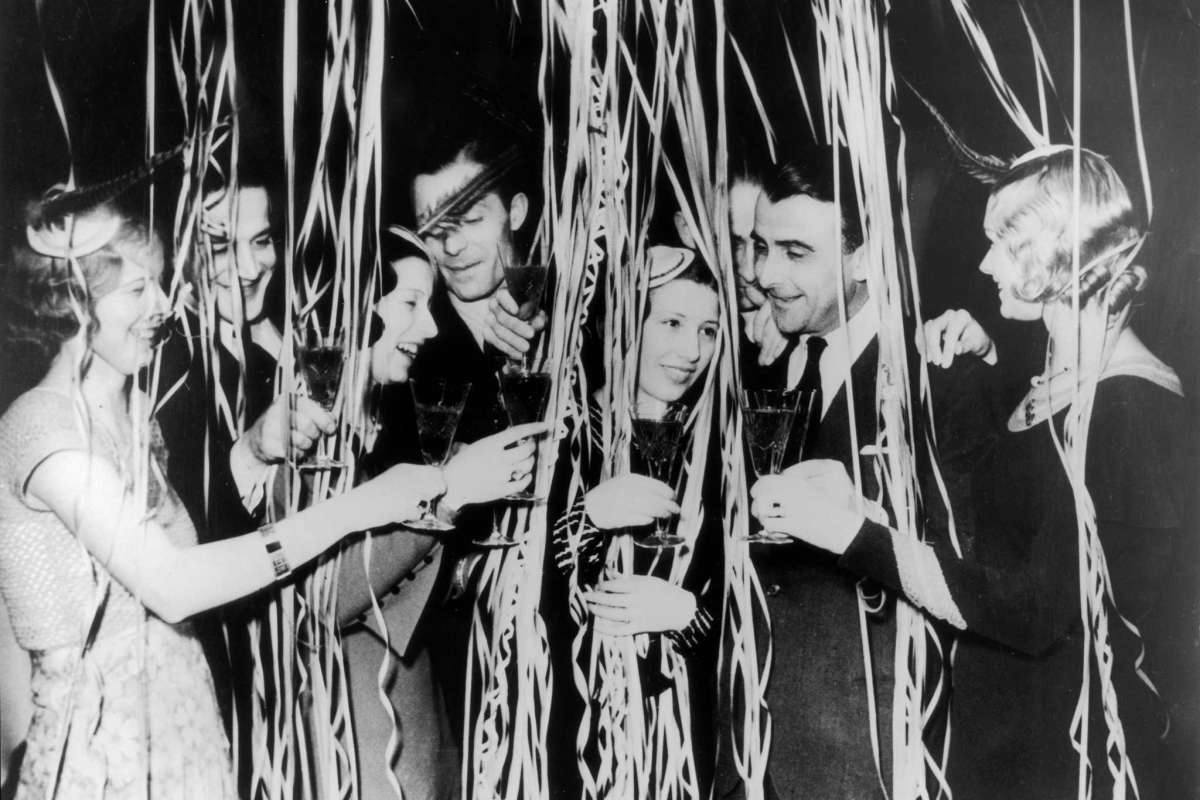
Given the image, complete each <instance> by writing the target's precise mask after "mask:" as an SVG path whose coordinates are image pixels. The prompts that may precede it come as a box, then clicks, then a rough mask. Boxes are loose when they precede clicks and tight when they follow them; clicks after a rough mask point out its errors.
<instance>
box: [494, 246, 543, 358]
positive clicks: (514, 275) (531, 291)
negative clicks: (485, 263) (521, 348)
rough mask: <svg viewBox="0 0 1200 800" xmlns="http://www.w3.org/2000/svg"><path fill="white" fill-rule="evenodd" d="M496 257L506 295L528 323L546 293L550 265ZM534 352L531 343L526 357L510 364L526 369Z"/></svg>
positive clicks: (521, 317) (520, 316)
mask: <svg viewBox="0 0 1200 800" xmlns="http://www.w3.org/2000/svg"><path fill="white" fill-rule="evenodd" d="M498 257H499V258H500V264H501V266H503V268H504V283H505V285H506V286H507V287H508V293H509V294H510V295H512V298H513V300H515V301H516V303H517V306H518V309H517V317H519V318H520V319H522V320H525V321H526V322H528V321H529V320H531V319H533V318H534V316H536V315H537V312H538V308H539V307H540V306H541V305H542V296H543V295H544V294H545V292H546V283H547V281H548V279H549V277H550V265H549V264H541V263H535V264H515V263H509V261H508V260H506V259H505V258H504V254H503V253H500V254H499V256H498ZM534 350H535V348H534V346H533V342H532V341H531V342H530V343H529V352H528V354H527V355H526V357H525V358H523V359H520V360H516V361H512V362H511V363H514V364H519V365H520V366H521V368H522V369H528V361H529V360H530V359H532V357H533V353H534Z"/></svg>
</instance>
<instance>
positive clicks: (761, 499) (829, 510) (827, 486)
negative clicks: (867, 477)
mask: <svg viewBox="0 0 1200 800" xmlns="http://www.w3.org/2000/svg"><path fill="white" fill-rule="evenodd" d="M750 497H751V503H750V513H751V514H753V515H754V516H755V517H756V518H757V519H758V521H759V522H761V523H762V526H763V528H765V529H766V530H768V531H772V532H777V533H786V534H787V535H789V536H794V537H795V538H797V539H800V540H802V541H805V542H808V543H809V544H812V545H816V546H817V547H820V548H822V549H824V550H828V551H829V552H831V553H834V554H835V555H841V554H842V553H844V552H846V548H847V547H849V546H850V542H851V541H853V540H854V537H855V535H857V533H858V530H859V528H860V527H862V524H863V515H862V513H861V512H859V510H858V504H859V500H858V492H857V490H856V489H855V488H854V483H853V482H852V481H851V480H850V476H849V475H847V474H846V468H845V466H843V465H842V463H841V462H840V461H830V460H826V459H814V460H811V461H801V462H800V463H798V464H796V465H795V466H793V467H790V468H788V469H787V470H785V471H784V472H783V473H782V474H780V475H766V476H764V477H762V478H760V479H759V480H758V482H757V483H755V484H754V486H752V487H751V488H750Z"/></svg>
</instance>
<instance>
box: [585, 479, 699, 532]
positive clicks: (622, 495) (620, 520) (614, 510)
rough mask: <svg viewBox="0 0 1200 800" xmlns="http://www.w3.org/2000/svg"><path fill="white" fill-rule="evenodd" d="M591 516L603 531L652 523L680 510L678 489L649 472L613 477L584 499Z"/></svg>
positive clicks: (586, 509)
mask: <svg viewBox="0 0 1200 800" xmlns="http://www.w3.org/2000/svg"><path fill="white" fill-rule="evenodd" d="M583 508H584V511H585V512H587V515H588V519H590V520H591V521H592V524H593V525H595V526H596V527H597V528H599V529H600V530H613V529H615V528H633V527H638V526H641V525H649V524H650V523H652V522H654V520H656V519H663V518H666V517H669V516H671V515H672V514H678V513H679V504H678V503H676V502H675V491H674V490H673V489H671V487H670V486H667V484H665V483H663V482H662V481H658V480H655V479H654V478H650V477H648V476H646V475H635V474H633V473H627V474H625V475H618V476H617V477H615V478H609V479H608V480H606V481H605V482H604V483H602V484H600V485H599V486H597V487H596V488H595V489H592V490H591V491H590V492H588V493H587V494H586V495H584V498H583Z"/></svg>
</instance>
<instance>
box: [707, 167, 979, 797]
mask: <svg viewBox="0 0 1200 800" xmlns="http://www.w3.org/2000/svg"><path fill="white" fill-rule="evenodd" d="M834 156H835V154H834V152H833V151H832V150H830V149H828V148H824V149H820V150H817V151H814V152H812V153H810V154H808V157H807V158H805V159H803V160H796V161H792V162H790V163H784V164H783V165H782V166H780V167H779V168H778V169H777V170H776V171H775V172H774V173H773V174H771V175H769V176H768V177H767V179H766V180H765V181H764V184H763V188H762V193H761V195H760V196H759V198H758V200H757V203H756V206H755V213H754V229H753V233H752V234H751V237H750V238H751V242H752V246H753V251H754V269H755V275H756V277H757V282H758V285H759V287H761V289H762V291H763V293H764V294H765V295H766V302H767V304H768V305H769V307H770V309H771V315H772V318H773V320H774V322H775V324H776V326H777V327H778V328H779V330H780V331H781V332H782V333H783V334H784V335H785V336H788V337H791V338H793V339H794V340H795V341H796V347H795V349H794V351H793V352H792V354H791V355H790V356H789V358H788V362H787V371H786V376H782V375H781V376H777V380H778V384H777V386H776V388H784V389H791V390H797V391H799V392H800V398H801V399H800V409H801V413H800V414H798V415H797V417H796V421H795V424H794V426H793V428H792V432H791V436H790V438H789V441H788V445H787V449H786V453H785V456H784V465H785V467H786V466H790V465H793V464H795V463H797V462H798V461H800V460H801V459H828V460H830V461H832V462H840V464H841V465H842V467H844V469H845V470H846V471H847V472H848V473H849V474H852V475H853V474H855V472H856V469H855V466H857V473H858V474H859V475H861V477H862V485H861V491H862V495H863V497H864V498H865V500H867V501H868V502H869V503H871V504H875V507H877V508H880V509H881V510H882V511H883V512H885V513H886V511H887V499H886V497H884V496H883V493H882V490H881V487H880V486H879V484H878V481H877V480H876V477H875V475H876V470H875V464H874V462H873V457H872V456H870V455H867V454H865V453H864V452H863V450H862V448H863V447H864V446H866V445H875V444H876V443H877V440H878V438H879V430H878V427H877V422H876V420H877V418H878V413H877V402H876V399H877V398H876V379H877V372H878V368H879V325H880V323H879V315H878V311H877V309H876V306H875V303H874V301H873V299H872V297H871V292H870V285H869V282H868V278H869V276H870V269H869V267H870V264H869V262H868V256H867V252H868V248H867V247H866V246H865V245H864V231H863V227H862V225H861V223H860V217H859V211H858V204H857V199H856V197H855V194H854V187H853V186H852V185H851V181H850V180H849V176H850V175H851V174H852V173H851V171H850V165H849V162H848V158H847V156H846V153H844V152H841V153H838V154H837V157H839V158H841V159H842V163H841V165H840V166H839V169H838V173H839V174H840V176H842V181H841V186H840V187H838V188H839V190H838V191H837V192H836V193H835V186H836V183H835V181H836V179H835V171H834V161H833V159H834ZM835 197H837V198H838V200H840V203H838V202H835ZM913 363H916V362H913ZM958 377H960V376H955V379H956V380H957V378H958ZM960 383H961V387H959V388H961V391H956V392H955V393H954V394H953V395H952V396H950V395H949V394H947V393H943V392H942V391H941V389H940V387H938V386H935V387H934V391H935V392H936V393H937V394H936V395H935V417H937V418H938V419H939V420H941V419H945V420H948V421H949V422H951V423H956V424H958V426H959V427H957V428H950V429H949V430H947V429H945V428H940V429H939V435H940V436H941V437H942V440H943V441H946V440H947V439H949V440H950V441H952V442H953V444H954V452H953V454H952V456H951V457H949V458H946V457H944V458H943V459H942V461H941V465H942V472H943V475H945V476H946V480H947V483H948V484H949V486H950V492H951V497H952V498H954V497H960V496H962V491H961V486H962V485H963V483H962V480H960V479H961V477H962V476H963V475H965V474H967V473H968V471H969V469H970V467H971V465H973V464H974V463H976V462H977V461H978V458H979V456H980V454H981V452H982V451H983V450H984V449H985V448H986V443H987V442H988V441H989V439H988V435H987V433H986V432H984V431H985V430H986V425H983V421H984V419H985V417H986V415H985V414H984V413H983V411H984V409H985V408H986V407H987V404H986V403H984V402H983V401H982V400H981V399H980V398H979V395H978V394H977V393H975V392H974V389H975V388H977V387H978V386H979V384H978V383H977V382H975V383H971V382H968V381H961V382H960ZM939 397H941V398H943V400H942V401H940V403H939V400H938V398H939ZM952 403H953V404H961V405H952ZM972 404H974V405H972ZM942 415H944V416H942ZM977 421H978V422H979V424H980V427H981V430H980V431H972V430H970V427H971V425H972V424H974V423H976V422H977ZM867 452H870V451H869V450H868V451H867ZM946 455H947V454H946V453H943V456H946ZM856 459H857V461H858V463H857V465H855V460H856ZM916 470H917V474H918V475H919V476H920V477H921V480H922V481H923V486H922V490H923V491H924V492H926V493H927V494H926V495H925V496H927V497H938V496H940V495H939V494H938V489H937V487H936V486H934V485H933V484H932V483H924V482H925V481H926V479H928V478H931V475H930V472H931V471H930V470H928V469H926V468H925V465H924V464H917V465H916ZM772 477H773V478H774V477H775V476H772ZM785 477H786V476H785ZM775 480H776V481H777V482H778V483H786V482H785V481H779V480H778V478H775ZM769 482H770V481H766V483H769ZM781 491H782V489H781ZM759 494H761V492H759ZM771 499H780V498H778V497H773V498H763V497H759V496H757V495H756V503H759V504H761V503H764V502H767V503H769V501H770V500H771ZM926 511H927V512H929V513H932V512H930V511H929V509H926ZM760 519H762V517H760ZM767 521H768V522H769V519H768V520H767ZM751 554H752V558H753V559H754V562H755V566H756V568H757V570H758V574H759V579H760V580H761V582H762V586H763V589H764V594H765V595H766V602H767V607H768V610H769V613H770V617H771V623H772V630H773V634H774V644H773V653H774V662H773V666H772V673H771V684H770V686H769V687H768V703H769V705H770V709H771V717H772V721H773V736H772V742H773V744H772V751H771V754H770V765H769V782H770V786H769V790H768V791H769V794H768V796H774V797H780V798H791V797H855V798H869V797H884V796H887V795H888V794H890V793H891V791H890V788H888V789H887V790H886V791H885V789H884V788H883V787H884V786H885V785H889V784H890V781H888V778H889V776H890V775H891V774H892V770H891V761H892V743H891V724H892V723H891V717H892V713H891V712H892V704H893V686H894V666H893V665H894V662H895V638H896V628H895V602H894V598H893V597H892V596H891V595H890V594H888V593H887V592H885V591H883V590H882V589H881V588H880V587H879V586H878V585H876V584H873V583H872V582H870V581H866V580H860V579H859V578H858V576H857V574H856V573H855V572H854V571H853V570H852V569H850V568H849V567H848V565H846V564H842V563H840V562H839V560H838V558H837V557H836V556H833V555H832V554H830V553H826V552H824V551H820V550H818V549H816V548H814V547H811V546H809V545H807V544H804V543H800V542H798V541H791V542H790V543H784V544H761V545H755V546H754V547H753V548H752V550H751ZM860 595H861V600H860ZM860 603H861V609H862V610H861V611H860ZM860 615H861V621H860ZM864 641H865V642H866V643H867V648H868V653H866V654H864V652H863V642H864ZM867 656H869V662H870V668H869V669H868V668H867V667H866V666H864V658H865V657H867ZM872 709H874V712H873V711H872ZM935 723H936V720H935ZM936 728H937V725H936V724H933V725H931V726H930V729H936ZM876 745H877V747H878V753H879V757H878V759H876V756H875V747H876ZM881 776H882V777H881ZM728 794H729V796H736V794H737V792H736V791H729V792H728Z"/></svg>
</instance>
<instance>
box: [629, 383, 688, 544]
mask: <svg viewBox="0 0 1200 800" xmlns="http://www.w3.org/2000/svg"><path fill="white" fill-rule="evenodd" d="M656 412H657V413H656ZM686 419H687V412H686V410H685V409H683V408H681V407H679V406H667V407H666V408H665V409H662V408H661V405H660V408H659V409H651V408H646V407H644V406H643V407H641V408H638V410H637V413H636V416H634V418H633V446H634V449H636V450H637V451H638V453H639V455H641V458H642V461H643V462H644V463H645V465H646V472H647V473H648V474H649V475H650V477H651V478H654V479H656V480H660V481H662V482H663V483H665V484H667V485H668V486H671V487H674V486H675V481H674V473H675V464H676V461H677V459H678V456H679V445H680V444H681V443H682V442H683V429H684V423H685V421H686ZM669 524H670V522H669V521H668V520H664V519H656V520H655V521H654V533H652V534H650V535H649V536H643V537H641V538H639V539H634V540H633V543H634V544H636V545H637V546H639V547H648V548H653V549H663V548H669V547H679V546H680V545H682V544H683V543H684V538H683V537H682V536H680V535H679V534H677V533H670V532H668V530H667V526H668V525H669Z"/></svg>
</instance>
